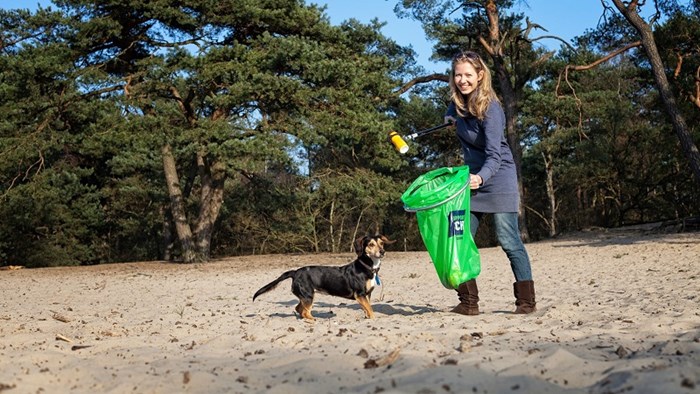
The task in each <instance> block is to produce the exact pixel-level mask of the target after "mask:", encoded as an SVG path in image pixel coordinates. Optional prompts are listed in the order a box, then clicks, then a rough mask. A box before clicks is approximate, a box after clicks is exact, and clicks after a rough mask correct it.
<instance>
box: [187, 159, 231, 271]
mask: <svg viewBox="0 0 700 394" xmlns="http://www.w3.org/2000/svg"><path fill="white" fill-rule="evenodd" d="M197 167H198V169H199V178H200V182H201V187H202V190H201V192H200V207H199V216H198V217H197V222H196V223H195V230H194V234H195V239H196V246H197V255H198V258H200V259H202V260H208V259H209V257H210V256H211V237H212V234H213V233H214V224H215V223H216V219H217V218H218V217H219V212H220V211H221V206H222V204H223V201H224V183H225V182H226V172H225V168H224V165H223V163H221V162H220V161H218V160H217V161H214V162H213V163H211V164H210V163H209V162H208V161H207V160H206V158H205V157H204V156H203V154H202V153H199V154H197Z"/></svg>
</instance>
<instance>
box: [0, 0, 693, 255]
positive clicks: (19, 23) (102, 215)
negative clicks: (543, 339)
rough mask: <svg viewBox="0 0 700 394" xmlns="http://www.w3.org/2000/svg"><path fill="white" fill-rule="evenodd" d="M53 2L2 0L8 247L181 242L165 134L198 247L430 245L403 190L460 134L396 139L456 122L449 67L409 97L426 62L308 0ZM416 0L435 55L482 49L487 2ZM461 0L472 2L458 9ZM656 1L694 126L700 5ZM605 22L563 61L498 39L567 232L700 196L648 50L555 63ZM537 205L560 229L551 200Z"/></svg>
mask: <svg viewBox="0 0 700 394" xmlns="http://www.w3.org/2000/svg"><path fill="white" fill-rule="evenodd" d="M497 3H498V6H499V8H500V9H501V10H507V9H508V7H510V6H511V5H512V4H513V2H512V1H502V2H501V1H499V2H497ZM55 4H56V5H57V6H58V10H52V9H40V10H39V11H37V12H35V13H29V12H27V11H19V10H9V11H8V10H0V27H1V28H2V30H1V32H0V45H2V47H0V50H1V52H0V264H21V265H27V266H31V267H39V266H54V265H76V264H97V263H104V262H115V261H133V260H152V259H161V258H168V259H178V258H180V256H181V255H183V253H184V252H183V250H182V247H181V245H182V242H177V239H175V237H174V231H175V230H174V226H173V221H174V216H175V213H178V212H177V211H175V210H174V209H173V204H172V201H173V199H174V197H176V196H174V195H173V193H172V192H171V191H170V189H169V188H168V186H169V185H168V183H167V182H166V172H165V168H166V166H165V164H164V160H163V159H164V156H163V149H164V148H169V150H170V151H171V152H172V154H173V156H174V160H175V167H176V168H175V171H176V175H177V182H176V183H175V184H174V187H175V188H176V189H177V190H178V191H179V192H180V193H181V196H182V206H183V215H184V216H183V218H184V223H185V224H186V225H187V226H189V228H190V229H191V230H192V233H193V238H194V240H195V242H197V244H198V245H200V247H201V248H204V249H203V250H200V251H199V253H200V256H202V257H203V258H207V257H208V255H209V253H208V250H206V248H207V247H208V246H209V245H210V247H211V253H212V254H213V255H216V256H221V255H230V254H247V253H288V252H301V253H304V252H326V251H331V252H349V251H350V250H351V246H352V242H353V240H354V238H355V237H359V236H361V235H364V234H366V233H375V232H381V233H384V234H387V235H388V236H389V237H390V238H394V239H397V240H399V241H400V243H399V244H397V245H396V246H393V247H394V248H400V249H408V250H412V249H421V248H422V240H421V239H420V234H419V233H418V229H417V226H416V222H415V218H414V217H413V216H412V215H410V214H406V213H405V212H404V211H403V208H402V206H401V203H400V200H399V198H400V195H401V193H402V192H403V190H405V188H406V187H407V186H408V184H409V183H410V182H411V181H412V180H413V179H415V178H416V177H417V176H418V175H420V174H421V173H423V172H425V171H427V170H430V169H432V168H436V167H440V166H450V165H458V164H460V163H461V153H460V151H459V147H458V144H457V142H456V141H455V139H454V135H453V132H451V131H450V130H449V129H446V130H443V131H440V132H437V133H434V134H432V135H430V136H426V137H424V138H423V139H421V140H418V141H412V142H409V145H410V149H411V150H410V151H409V154H408V155H404V156H401V155H399V154H398V153H397V152H396V151H395V150H394V149H393V147H392V146H391V145H390V144H389V143H388V142H387V140H386V138H387V134H388V132H389V131H390V130H397V131H399V132H400V133H401V134H408V133H410V132H415V131H418V130H422V129H425V128H428V127H432V126H435V125H437V124H441V123H442V121H443V112H444V109H445V106H446V104H447V102H448V96H447V90H446V85H445V84H444V83H439V84H438V83H432V84H429V85H424V86H421V87H418V88H415V89H414V90H412V91H411V92H410V93H408V94H406V95H404V96H402V97H397V96H396V94H395V91H396V89H397V88H398V86H400V85H401V84H402V83H403V81H405V80H406V79H408V78H413V77H415V76H417V75H419V73H420V68H419V67H416V64H415V60H414V59H413V56H414V53H413V51H412V50H411V49H410V48H403V47H401V46H399V45H397V44H396V43H395V42H393V41H392V40H390V39H388V38H386V37H384V36H383V35H382V34H381V33H380V28H381V26H382V25H381V23H380V22H379V21H373V22H371V23H370V24H368V25H364V24H362V23H359V22H357V21H355V20H349V21H346V22H344V23H343V24H341V25H340V26H332V25H330V23H329V22H328V18H327V17H325V16H324V15H323V13H322V10H321V9H319V8H318V7H316V6H307V5H306V4H305V2H303V1H300V0H284V1H279V0H277V1H272V0H256V1H253V0H241V1H236V2H221V1H213V0H185V1H178V2H173V1H170V0H155V1H149V2H143V1H136V0H113V1H109V2H94V1H89V0H60V1H56V2H55ZM401 5H402V6H401V7H399V8H400V9H401V10H403V12H406V13H407V14H410V15H412V16H413V17H416V18H418V19H419V20H421V21H423V23H424V25H425V26H426V29H427V30H426V31H427V34H428V36H429V37H430V38H432V39H435V40H436V42H437V44H436V47H435V54H434V57H435V58H447V57H450V56H451V55H452V53H453V52H454V51H455V50H456V49H457V48H459V49H463V48H471V49H475V48H476V47H477V46H478V45H477V41H476V37H477V36H476V35H477V34H479V33H483V31H484V29H485V27H486V26H485V25H484V20H483V18H482V17H481V16H482V15H480V14H478V13H477V12H474V11H475V9H473V8H472V6H473V5H474V3H472V2H462V1H440V2H437V1H403V2H402V3H401ZM458 5H459V6H461V7H462V10H463V11H464V12H463V13H461V14H459V15H457V14H455V15H452V16H451V17H449V18H448V17H445V16H444V15H448V13H446V11H447V10H448V9H449V10H453V9H455V8H456V6H458ZM450 7H452V8H450ZM664 7H665V6H664ZM663 10H664V12H666V13H667V15H668V16H669V18H668V19H667V20H666V22H664V24H662V25H660V26H659V27H658V29H657V30H656V32H655V34H656V35H657V40H658V42H659V44H660V49H661V50H662V53H663V56H664V59H665V61H666V62H667V63H666V64H667V65H668V67H669V70H668V73H669V75H672V74H674V71H675V66H676V65H678V64H679V63H676V62H674V59H677V58H678V57H677V56H678V55H676V54H682V56H683V63H682V64H680V67H679V70H680V72H679V73H678V74H677V76H676V77H675V78H674V79H673V83H674V84H675V85H674V86H675V89H676V90H677V92H678V94H679V96H680V97H683V98H684V99H683V100H681V102H680V105H681V107H682V110H683V111H684V114H685V115H687V116H688V123H689V124H691V125H692V126H691V127H693V133H694V136H695V138H696V140H698V139H699V138H700V137H699V136H698V133H699V132H700V131H698V129H697V126H695V125H697V124H698V120H700V119H698V111H697V108H695V107H693V104H692V103H691V101H690V100H688V97H689V96H690V94H691V93H693V92H694V90H693V88H694V85H693V83H694V79H693V78H694V77H693V75H694V74H693V72H694V70H695V69H696V68H697V65H698V64H699V63H698V53H699V52H698V51H697V47H696V45H694V43H695V42H697V41H700V40H697V39H696V38H697V36H698V34H697V33H698V25H699V23H698V20H697V17H696V16H694V15H695V14H693V13H692V12H691V11H692V10H688V9H678V8H663ZM450 15H451V14H450ZM607 21H608V22H607V25H606V26H607V28H609V31H606V32H603V31H592V32H589V34H587V35H584V36H582V37H580V38H579V40H578V43H579V44H578V46H577V48H576V52H574V51H573V50H570V49H567V48H564V49H562V50H561V51H560V52H559V53H558V55H557V56H555V57H553V58H552V59H551V60H550V61H548V62H541V63H535V62H534V60H535V59H536V58H538V57H539V56H541V55H542V54H543V53H542V51H541V50H537V49H535V48H534V47H533V46H532V43H530V42H527V41H525V40H521V41H520V42H519V43H517V45H512V46H507V47H506V48H505V50H506V52H507V53H505V54H504V55H505V58H506V59H508V62H507V64H506V65H505V66H506V69H507V71H508V73H510V76H511V78H512V81H511V82H512V84H513V86H514V87H515V89H516V91H517V94H518V95H519V97H518V99H519V100H520V101H519V105H520V106H521V108H520V113H519V117H518V127H519V128H520V135H521V137H522V138H521V141H522V146H523V147H524V149H525V156H524V164H523V177H524V179H526V182H525V184H526V191H525V192H526V194H525V196H524V198H525V200H526V201H527V202H528V206H529V207H530V208H531V209H533V210H534V211H536V212H538V213H540V214H541V215H542V217H546V213H547V210H548V206H547V203H546V202H547V201H548V197H549V195H548V191H547V190H546V188H545V187H544V180H545V179H546V171H545V169H546V167H545V166H544V165H543V160H542V158H543V155H545V156H544V157H549V158H551V160H552V164H553V166H552V171H553V176H554V180H555V193H556V197H557V199H558V204H559V210H558V211H557V213H556V219H557V221H558V223H559V225H560V226H559V227H560V228H561V229H562V230H564V231H565V230H569V229H577V228H580V227H584V226H589V225H604V226H616V225H622V224H629V223H638V222H645V221H652V220H663V219H669V218H675V217H683V216H687V215H690V214H697V212H698V210H699V209H700V208H699V207H698V201H697V198H696V197H695V196H697V195H698V192H700V191H699V190H698V187H697V185H696V184H695V183H694V182H692V177H691V175H690V172H689V170H688V168H687V165H686V164H685V162H684V159H683V157H682V156H681V155H680V153H679V149H678V147H677V142H676V140H675V139H674V136H673V135H672V133H671V130H670V127H669V124H668V121H667V120H666V118H665V115H664V111H662V109H661V107H660V105H659V100H658V97H657V96H656V93H655V90H654V86H653V80H652V78H651V75H650V73H649V72H648V64H646V63H645V61H644V59H643V58H642V57H641V56H637V55H636V54H634V53H633V54H631V55H629V56H626V57H624V58H622V60H616V61H614V62H612V63H610V64H609V65H605V66H604V67H599V68H597V69H592V70H589V71H586V72H576V73H572V74H571V75H569V77H568V81H562V80H561V79H559V72H560V71H561V70H562V69H563V67H564V65H566V64H587V63H590V62H591V61H593V60H595V59H597V58H599V57H600V53H601V51H604V50H606V49H607V48H612V47H615V46H616V45H619V43H620V42H621V41H622V40H623V39H625V38H627V37H630V34H631V31H630V30H629V29H627V28H626V26H625V25H624V24H623V23H622V21H621V20H620V19H619V18H611V19H608V20H607ZM501 22H502V26H500V28H501V31H502V32H508V34H509V35H510V36H513V35H517V34H518V32H519V31H520V30H521V29H522V28H523V23H524V15H519V14H508V13H507V12H503V14H502V18H501ZM535 22H536V21H535ZM516 60H517V61H516ZM528 64H529V65H530V66H527V65H528ZM557 83H559V88H558V89H557ZM574 93H575V96H574ZM170 186H173V185H172V184H171V185H170ZM217 191H221V194H220V195H219V194H216V192H217ZM530 221H531V222H532V223H530V224H531V225H532V226H534V227H536V228H538V231H539V232H540V234H545V233H546V230H545V229H544V226H540V225H541V224H542V222H543V221H542V220H541V217H540V216H530ZM487 225H488V224H487ZM201 245H203V246H201Z"/></svg>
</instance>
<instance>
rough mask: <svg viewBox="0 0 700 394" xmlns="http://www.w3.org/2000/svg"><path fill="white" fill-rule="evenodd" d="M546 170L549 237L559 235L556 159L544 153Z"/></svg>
mask: <svg viewBox="0 0 700 394" xmlns="http://www.w3.org/2000/svg"><path fill="white" fill-rule="evenodd" d="M542 158H543V159H544V169H545V174H546V178H545V186H546V187H547V200H548V201H549V220H548V221H547V222H548V223H547V224H548V225H549V236H550V237H554V236H556V235H557V232H558V230H557V195H556V188H555V187H554V165H553V163H554V158H553V157H552V154H551V153H550V152H547V153H542Z"/></svg>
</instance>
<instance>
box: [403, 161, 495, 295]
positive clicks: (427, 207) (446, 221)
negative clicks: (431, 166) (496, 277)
mask: <svg viewBox="0 0 700 394" xmlns="http://www.w3.org/2000/svg"><path fill="white" fill-rule="evenodd" d="M469 195H470V193H469V167H468V166H461V167H444V168H438V169H436V170H433V171H430V172H428V173H425V174H423V175H421V176H420V177H418V178H417V179H416V180H415V181H413V183H412V184H411V186H409V188H408V189H407V190H406V191H405V192H404V193H403V195H402V196H401V201H403V203H404V209H405V210H406V211H407V212H415V213H416V218H417V219H418V229H419V230H420V234H421V237H422V238H423V243H424V244H425V247H426V249H428V254H430V257H431V258H432V260H433V265H434V266H435V270H436V271H437V274H438V277H439V278H440V282H441V283H442V285H443V286H445V287H446V288H448V289H456V288H457V287H459V285H460V284H462V283H464V282H466V281H468V280H471V279H474V278H476V277H477V276H478V275H479V273H480V272H481V258H480V257H479V251H478V249H477V248H476V244H475V243H474V239H473V238H472V234H471V231H470V227H469Z"/></svg>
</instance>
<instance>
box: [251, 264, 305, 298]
mask: <svg viewBox="0 0 700 394" xmlns="http://www.w3.org/2000/svg"><path fill="white" fill-rule="evenodd" d="M295 272H297V270H291V271H287V272H285V273H283V274H282V275H281V276H280V277H279V278H277V279H275V280H273V281H272V282H270V283H268V284H266V285H265V286H263V287H262V288H261V289H260V290H258V291H256V292H255V295H254V296H253V301H255V299H256V298H258V296H260V295H262V294H265V293H267V292H268V291H270V290H272V289H274V288H275V287H277V285H278V284H279V283H280V282H282V281H283V280H287V279H289V278H291V277H293V276H294V273H295Z"/></svg>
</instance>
